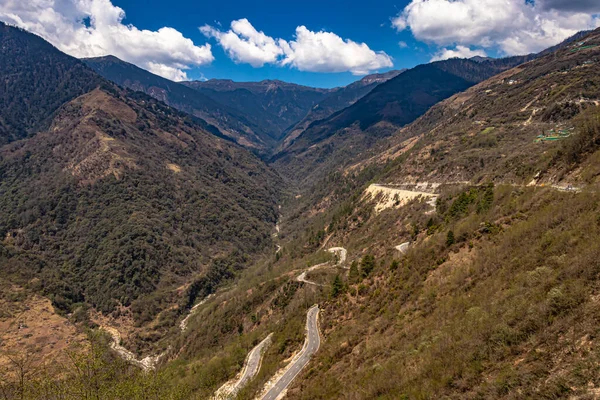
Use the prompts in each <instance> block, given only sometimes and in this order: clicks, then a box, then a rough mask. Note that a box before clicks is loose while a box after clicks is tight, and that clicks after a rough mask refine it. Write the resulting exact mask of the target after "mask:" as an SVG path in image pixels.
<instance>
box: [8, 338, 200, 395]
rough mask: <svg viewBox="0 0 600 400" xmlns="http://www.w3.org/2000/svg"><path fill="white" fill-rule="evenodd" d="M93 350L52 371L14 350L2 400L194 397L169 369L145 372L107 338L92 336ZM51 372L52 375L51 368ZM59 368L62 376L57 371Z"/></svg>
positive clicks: (74, 355)
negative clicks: (113, 348) (117, 352)
mask: <svg viewBox="0 0 600 400" xmlns="http://www.w3.org/2000/svg"><path fill="white" fill-rule="evenodd" d="M90 339H91V340H90V348H89V349H86V350H84V351H82V352H77V353H75V352H73V353H71V354H69V359H70V362H67V363H65V364H64V365H52V366H51V367H50V368H49V369H44V368H42V367H41V366H40V365H39V364H36V363H35V362H34V361H33V360H32V359H31V358H30V355H28V354H13V355H11V356H10V358H11V364H10V366H9V367H8V368H7V370H5V371H0V399H5V400H9V399H19V400H41V399H44V400H80V399H88V400H104V399H106V400H118V399H132V400H142V399H165V400H178V399H182V400H183V399H191V398H193V397H192V395H191V393H190V391H189V389H188V388H186V387H185V386H182V385H174V384H173V382H172V377H171V376H169V375H168V374H167V373H166V372H165V371H161V372H150V373H144V372H142V371H141V370H140V369H139V368H137V367H133V366H131V365H130V364H128V363H127V362H125V361H123V360H121V359H120V358H118V357H117V356H116V355H114V354H113V353H112V352H111V351H110V350H109V348H108V344H107V343H106V340H105V339H106V338H104V337H103V336H98V335H93V334H92V335H91V337H90ZM50 371H51V372H52V373H50V374H49V372H50ZM56 372H59V373H60V374H61V375H62V378H61V379H56V378H55V376H54V375H53V373H56Z"/></svg>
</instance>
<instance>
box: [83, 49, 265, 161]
mask: <svg viewBox="0 0 600 400" xmlns="http://www.w3.org/2000/svg"><path fill="white" fill-rule="evenodd" d="M83 61H84V62H85V63H86V64H87V65H88V66H89V67H91V68H92V69H93V70H94V71H96V72H97V73H99V74H100V75H102V76H103V77H104V78H106V79H108V80H110V81H112V82H115V83H116V84H118V85H121V86H123V87H126V88H129V89H132V90H137V91H140V92H144V93H146V94H148V95H150V96H152V97H154V98H156V99H158V100H160V101H163V102H164V103H166V104H168V105H170V106H172V107H174V108H176V109H178V110H180V111H183V112H186V113H188V114H191V115H193V116H195V117H198V118H201V119H203V120H204V121H206V122H208V123H209V124H211V125H213V126H214V127H216V128H217V129H218V131H219V132H220V134H221V135H224V136H226V137H229V138H232V139H233V140H234V141H235V142H237V143H238V144H240V145H242V146H244V147H247V148H249V149H251V150H254V151H256V152H258V153H261V152H264V151H266V149H268V148H269V147H270V146H272V143H273V142H274V139H273V138H271V136H270V132H269V131H268V130H267V131H265V130H264V129H263V128H264V127H263V126H260V125H261V124H256V119H255V118H254V119H253V118H251V117H248V116H247V115H246V114H244V113H241V112H239V111H238V110H236V109H235V108H232V107H230V106H228V105H226V104H223V103H220V102H218V101H215V100H213V99H212V98H211V97H209V96H206V95H204V94H203V93H201V92H198V91H196V90H193V89H190V88H188V87H187V86H185V85H183V84H181V83H176V82H173V81H170V80H168V79H165V78H162V77H160V76H158V75H154V74H152V73H151V72H148V71H146V70H144V69H141V68H139V67H137V66H135V65H133V64H129V63H127V62H124V61H121V60H119V59H118V58H116V57H114V56H106V57H98V58H88V59H84V60H83ZM263 125H264V124H263ZM212 129H213V130H214V128H212Z"/></svg>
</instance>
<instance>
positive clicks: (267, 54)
mask: <svg viewBox="0 0 600 400" xmlns="http://www.w3.org/2000/svg"><path fill="white" fill-rule="evenodd" d="M200 31H201V32H202V33H204V35H206V36H207V37H213V38H215V39H216V40H217V42H219V44H220V45H221V47H223V49H224V50H225V51H226V52H227V54H228V55H229V57H230V58H231V59H232V60H233V61H235V62H237V63H247V64H250V65H252V66H253V67H262V66H263V65H265V64H267V63H274V62H276V61H277V59H278V58H279V57H280V56H281V55H283V50H282V48H281V46H280V45H279V44H278V43H277V41H275V39H273V38H272V37H269V36H267V35H265V34H264V33H263V32H259V31H257V30H256V29H255V28H254V27H253V26H252V24H251V23H250V21H248V20H247V19H245V18H244V19H240V20H237V21H233V22H232V23H231V29H230V30H229V31H227V32H221V31H220V30H218V29H215V28H213V27H211V26H209V25H204V26H202V27H201V28H200Z"/></svg>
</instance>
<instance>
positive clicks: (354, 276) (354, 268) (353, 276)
mask: <svg viewBox="0 0 600 400" xmlns="http://www.w3.org/2000/svg"><path fill="white" fill-rule="evenodd" d="M359 278H360V274H359V273H358V262H356V260H354V261H352V264H350V272H348V280H349V281H350V283H356V282H358V279H359Z"/></svg>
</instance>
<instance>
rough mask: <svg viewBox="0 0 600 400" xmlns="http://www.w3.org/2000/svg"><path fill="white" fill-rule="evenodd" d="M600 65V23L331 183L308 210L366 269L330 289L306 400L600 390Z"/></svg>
mask: <svg viewBox="0 0 600 400" xmlns="http://www.w3.org/2000/svg"><path fill="white" fill-rule="evenodd" d="M599 61H600V30H596V31H594V32H592V33H590V34H587V35H586V36H585V37H583V38H582V39H581V40H579V41H577V42H575V43H571V44H568V45H567V46H561V47H559V48H558V49H556V50H555V51H554V52H550V53H547V54H545V55H543V56H542V57H541V58H539V59H538V60H535V61H532V62H530V63H527V64H524V65H521V66H519V67H516V68H514V69H511V70H509V71H506V72H504V73H501V74H500V75H498V76H495V77H492V78H490V79H488V80H486V81H484V82H482V83H481V84H479V85H476V86H474V87H472V88H470V89H468V90H467V91H465V92H463V93H460V94H457V95H455V96H453V97H451V98H449V99H447V100H446V101H443V102H442V103H440V104H438V105H436V106H434V107H432V108H431V110H430V111H429V112H427V113H426V114H425V115H423V116H422V117H421V118H419V119H418V120H417V121H415V122H414V123H412V124H411V125H409V126H407V127H405V128H404V129H403V130H401V131H400V132H399V133H398V134H397V135H394V136H393V137H392V138H390V139H389V142H390V143H389V148H387V149H386V148H385V147H387V146H388V145H383V144H382V147H384V149H383V150H381V149H376V151H377V152H378V151H382V152H381V153H380V154H378V155H377V156H376V157H374V158H372V159H371V160H369V161H368V162H364V163H360V164H357V165H355V166H353V167H352V168H350V169H349V170H348V171H347V174H346V175H345V176H343V177H341V178H338V180H337V181H336V180H334V179H331V180H330V181H329V182H328V184H329V185H330V186H331V187H335V188H336V190H335V191H332V192H329V194H328V196H327V197H326V198H325V199H323V201H322V202H321V203H320V204H317V205H316V206H314V207H313V208H312V209H310V211H309V212H307V215H310V216H312V219H313V221H314V222H313V225H312V226H311V227H310V230H311V231H312V232H315V231H317V232H318V229H319V227H321V228H320V229H322V231H321V232H323V234H322V235H316V237H317V240H316V243H315V246H320V245H321V243H322V242H323V241H327V243H329V244H331V243H337V244H340V245H343V246H344V247H346V248H348V249H349V258H350V260H352V258H353V255H354V260H355V261H356V262H357V263H356V264H355V266H353V267H351V269H350V271H349V273H348V275H346V274H345V273H343V272H340V273H339V274H340V276H343V277H344V278H343V282H344V284H343V285H340V284H339V282H338V284H337V286H336V283H335V282H336V281H335V280H334V279H333V278H332V277H331V276H330V277H329V278H328V280H327V278H323V280H321V281H319V282H321V283H323V282H328V283H329V289H330V292H329V295H330V296H331V297H330V299H331V300H330V301H329V302H328V303H327V306H326V308H325V311H324V313H323V315H324V318H323V332H324V335H325V338H326V339H325V342H324V343H325V345H324V346H323V348H322V351H320V352H319V353H318V356H317V358H316V359H315V360H314V362H313V364H312V365H313V368H312V369H311V370H310V371H309V372H308V373H306V374H303V375H302V377H301V382H299V383H297V384H296V385H295V387H293V388H291V389H290V390H289V391H288V393H287V396H288V397H289V398H291V399H329V398H351V399H372V398H382V399H398V398H450V399H465V398H467V399H475V398H489V399H498V398H501V399H515V398H595V397H597V395H598V391H599V387H600V380H598V376H600V375H598V369H597V365H598V362H599V361H600V359H599V357H598V355H599V354H600V353H599V352H598V349H599V346H600V344H599V343H598V339H597V338H598V334H599V328H598V327H599V326H600V315H599V314H598V311H597V310H598V298H599V296H598V276H599V275H598V274H599V272H600V269H599V264H598V262H597V258H598V255H599V254H600V245H599V243H600V224H599V221H598V215H599V213H600V209H599V204H600V194H599V193H600V192H599V190H600V178H599V177H600V170H599V165H600V164H599V163H598V160H599V158H598V157H599V156H600V107H599V104H600V82H598V76H600V74H599V72H600V70H599V69H598V68H599V64H598V62H599ZM538 136H539V137H538ZM370 183H381V184H384V185H387V187H390V188H396V189H405V190H419V191H426V192H427V191H428V192H430V193H432V195H434V196H435V198H436V200H435V201H434V204H435V207H432V206H431V205H430V204H427V202H426V201H424V200H425V199H422V198H414V199H412V200H409V201H402V200H401V198H400V197H401V195H402V194H401V191H400V190H398V191H397V193H398V194H397V195H396V196H397V197H396V199H395V201H391V202H385V201H383V199H382V196H383V195H382V194H379V195H376V196H371V195H367V192H365V191H364V189H365V188H366V187H367V186H368V185H369V184H370ZM342 185H343V186H342ZM344 188H345V189H346V190H345V191H344ZM350 188H351V189H350ZM348 189H350V190H348ZM381 204H387V205H386V207H384V208H383V209H382V208H376V206H377V205H381ZM314 237H315V235H312V236H310V235H307V236H305V239H308V238H314ZM319 238H321V239H319ZM312 240H315V239H312ZM400 243H409V244H408V246H406V247H404V248H403V250H401V251H400V250H398V247H397V246H398V245H399V244H400ZM373 264H375V266H374V267H373ZM336 287H337V288H338V290H336V291H334V288H336ZM340 287H341V288H342V289H339V288H340ZM334 293H336V294H335V295H334Z"/></svg>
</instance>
